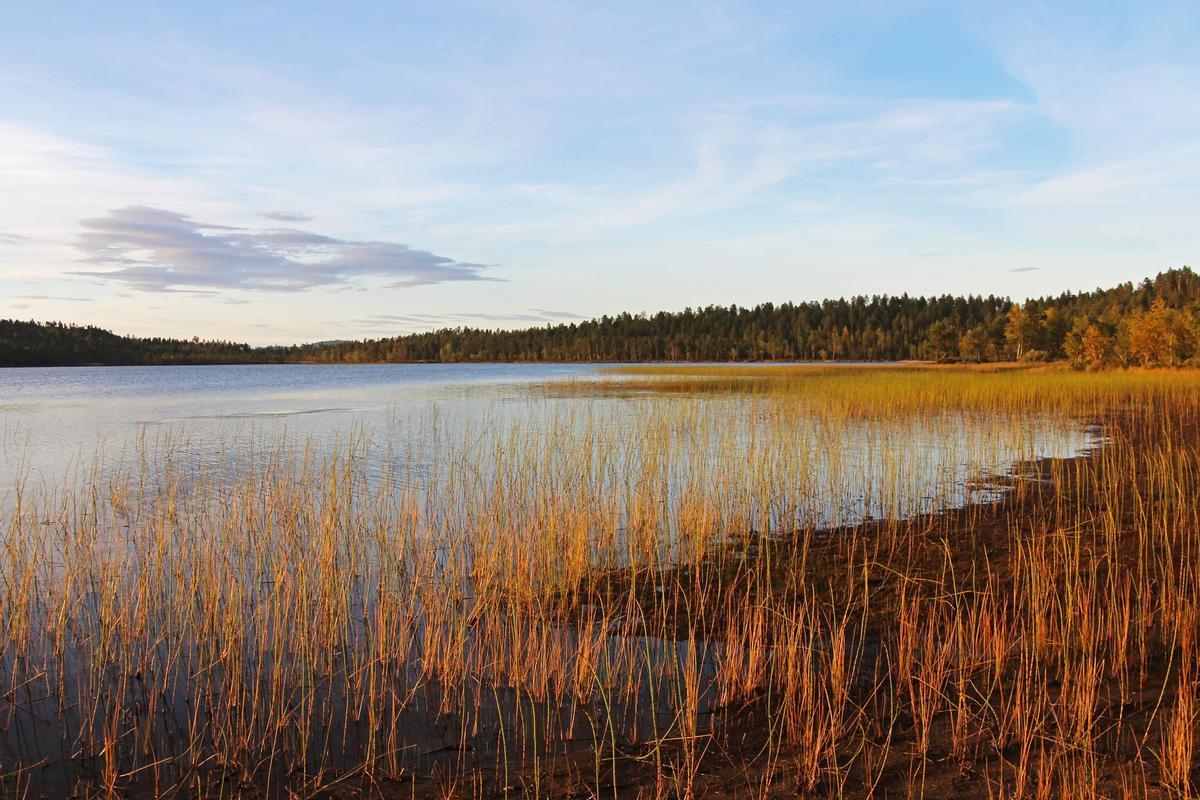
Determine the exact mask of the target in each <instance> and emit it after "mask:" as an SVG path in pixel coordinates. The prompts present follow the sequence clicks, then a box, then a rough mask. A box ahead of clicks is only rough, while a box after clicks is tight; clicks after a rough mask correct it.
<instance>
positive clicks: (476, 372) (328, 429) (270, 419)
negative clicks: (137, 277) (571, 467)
mask: <svg viewBox="0 0 1200 800" xmlns="http://www.w3.org/2000/svg"><path fill="white" fill-rule="evenodd" d="M596 371H597V368H596V367H594V366H584V365H569V364H372V365H315V364H312V365H310V364H286V365H250V366H164V367H56V368H33V369H0V486H3V487H5V489H8V488H10V487H11V486H12V484H13V481H14V480H15V479H16V478H17V477H23V478H24V479H26V480H27V481H29V482H31V483H32V484H34V485H37V484H41V483H45V484H53V483H55V482H58V481H61V480H63V479H64V478H65V477H66V476H68V475H70V474H72V473H74V472H76V471H87V470H90V469H91V467H92V465H93V461H94V460H95V459H96V457H97V454H98V453H99V454H100V458H101V460H102V462H103V463H107V464H109V465H110V466H112V465H113V464H114V463H115V462H116V461H118V460H119V459H120V458H121V454H122V453H128V452H129V451H130V448H131V447H132V446H134V445H136V443H138V442H139V441H143V440H145V439H147V438H148V439H149V440H151V441H153V440H156V439H158V438H159V437H162V436H172V437H174V438H176V439H179V438H183V437H186V438H187V439H188V440H190V441H191V442H192V443H193V444H194V445H195V446H197V447H201V448H202V446H203V445H204V444H205V443H206V442H207V443H209V444H214V443H222V444H228V442H229V441H230V440H231V439H232V440H233V441H241V440H244V439H245V438H247V437H254V438H257V439H260V440H263V441H271V440H276V439H278V438H279V437H285V438H286V439H288V440H291V441H293V442H296V441H306V440H307V441H312V442H314V443H315V444H317V446H319V447H320V446H326V447H327V446H330V445H331V443H333V442H335V441H344V439H345V438H346V437H347V436H348V435H350V434H351V432H352V431H354V430H356V429H357V430H364V429H365V430H372V431H375V432H376V433H378V432H380V431H383V430H386V429H388V428H389V427H391V426H392V425H393V423H394V422H395V421H397V420H400V419H410V418H416V417H419V416H420V415H422V414H424V413H427V412H429V411H431V410H433V409H437V410H438V411H439V412H440V414H442V415H443V417H448V418H449V420H454V419H461V420H465V419H469V418H477V417H478V416H479V415H481V414H482V413H484V411H486V410H487V409H489V408H494V407H495V406H496V404H497V403H503V402H504V401H514V400H518V399H520V398H522V397H527V396H528V393H529V392H528V389H529V387H530V386H532V385H536V384H539V383H542V382H545V381H549V380H562V379H568V378H579V377H584V376H586V375H589V374H594V373H596ZM202 449H203V448H202Z"/></svg>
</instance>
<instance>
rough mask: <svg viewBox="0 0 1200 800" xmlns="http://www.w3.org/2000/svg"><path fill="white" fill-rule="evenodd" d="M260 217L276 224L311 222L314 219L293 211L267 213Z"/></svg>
mask: <svg viewBox="0 0 1200 800" xmlns="http://www.w3.org/2000/svg"><path fill="white" fill-rule="evenodd" d="M262 217H263V218H264V219H270V220H274V221H276V222H312V221H313V219H314V218H313V217H310V216H309V215H308V214H297V213H295V212H294V211H267V212H265V213H264V214H262Z"/></svg>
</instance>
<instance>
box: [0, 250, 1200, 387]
mask: <svg viewBox="0 0 1200 800" xmlns="http://www.w3.org/2000/svg"><path fill="white" fill-rule="evenodd" d="M1198 320H1200V276H1197V274H1196V273H1195V272H1193V271H1192V270H1191V269H1189V268H1187V267H1183V268H1180V269H1174V270H1170V271H1167V272H1164V273H1161V274H1159V275H1158V276H1156V277H1154V278H1152V279H1151V278H1147V279H1146V280H1144V281H1142V282H1141V283H1138V284H1133V283H1124V284H1121V285H1119V286H1116V287H1114V288H1110V289H1096V290H1094V291H1091V292H1081V293H1070V292H1068V293H1064V294H1061V295H1058V296H1057V297H1045V298H1039V299H1034V300H1029V301H1027V302H1025V303H1023V304H1017V303H1013V302H1012V301H1011V300H1009V299H1008V298H1003V297H995V296H987V297H980V296H967V297H956V296H951V295H943V296H940V297H930V298H926V297H909V296H908V295H901V296H899V297H896V296H887V295H873V296H870V297H867V296H859V297H853V298H849V299H846V298H842V299H837V300H824V301H820V302H807V303H783V304H779V305H776V304H772V303H763V304H761V305H757V306H754V307H753V308H745V307H739V306H736V305H733V306H707V307H704V308H696V309H692V308H687V309H684V310H683V311H679V312H666V311H663V312H659V313H657V314H653V315H646V314H629V313H625V314H618V315H615V316H603V317H599V318H597V319H594V320H589V321H586V322H578V323H576V322H572V323H564V324H558V325H547V326H545V327H535V328H526V329H522V330H498V329H481V328H466V327H457V328H443V329H441V330H436V331H429V332H425V333H415V334H408V335H403V336H395V337H388V338H380V339H366V340H359V341H350V342H333V343H322V344H315V345H295V346H288V347H251V346H250V345H247V344H240V343H236V342H227V341H214V340H200V339H198V338H194V339H191V340H181V339H166V338H135V337H128V336H118V335H116V334H113V333H111V332H109V331H106V330H103V329H100V328H96V327H91V326H86V327H84V326H76V325H69V324H64V323H58V322H52V323H38V322H32V321H31V322H21V321H17V320H0V365H4V366H27V365H29V366H32V365H44V366H51V365H68V364H246V363H289V362H308V363H313V362H315V363H374V362H446V363H450V362H482V361H578V362H595V361H619V362H645V361H768V360H770V361H898V360H910V359H912V360H931V361H942V362H951V361H963V362H986V361H998V360H1010V359H1017V360H1022V361H1054V360H1070V361H1071V362H1072V363H1074V364H1076V365H1077V366H1080V367H1092V368H1099V367H1104V366H1113V365H1145V366H1154V365H1175V364H1182V363H1186V362H1189V361H1192V360H1194V359H1196V358H1197V355H1198V348H1200V322H1198Z"/></svg>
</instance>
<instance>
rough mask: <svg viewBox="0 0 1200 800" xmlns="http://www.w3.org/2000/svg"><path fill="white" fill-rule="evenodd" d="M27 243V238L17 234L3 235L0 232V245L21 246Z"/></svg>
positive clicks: (2, 232)
mask: <svg viewBox="0 0 1200 800" xmlns="http://www.w3.org/2000/svg"><path fill="white" fill-rule="evenodd" d="M27 241H29V237H27V236H22V235H21V234H19V233H5V232H4V231H0V244H21V243H22V242H27Z"/></svg>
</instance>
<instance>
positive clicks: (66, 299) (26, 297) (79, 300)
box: [16, 294, 95, 303]
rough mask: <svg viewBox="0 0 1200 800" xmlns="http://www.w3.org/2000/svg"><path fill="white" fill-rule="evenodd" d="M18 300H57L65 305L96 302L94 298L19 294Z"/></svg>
mask: <svg viewBox="0 0 1200 800" xmlns="http://www.w3.org/2000/svg"><path fill="white" fill-rule="evenodd" d="M16 299H18V300H56V301H61V302H64V303H90V302H92V301H93V300H95V298H94V297H59V296H56V295H51V294H19V295H16Z"/></svg>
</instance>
